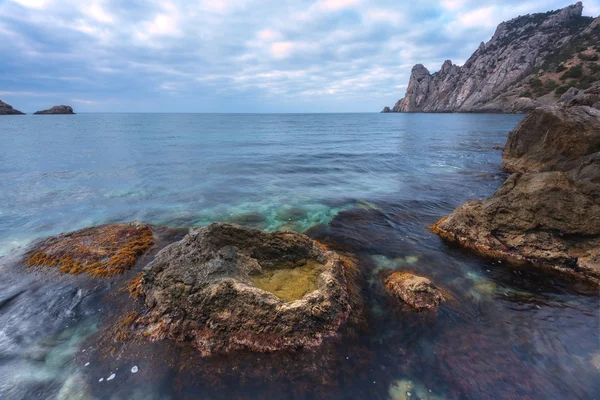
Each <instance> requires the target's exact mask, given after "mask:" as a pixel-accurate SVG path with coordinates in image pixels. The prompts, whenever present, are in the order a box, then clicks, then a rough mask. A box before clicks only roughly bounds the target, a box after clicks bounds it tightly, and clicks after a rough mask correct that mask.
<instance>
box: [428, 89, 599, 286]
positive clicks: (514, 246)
mask: <svg viewBox="0 0 600 400" xmlns="http://www.w3.org/2000/svg"><path fill="white" fill-rule="evenodd" d="M572 94H575V95H576V93H572ZM503 160H504V161H503V168H504V169H505V170H507V171H509V172H515V173H514V174H513V175H511V176H510V177H509V178H508V179H507V180H506V182H505V183H504V184H503V185H502V187H501V188H500V189H499V190H498V191H497V192H496V193H495V194H494V195H493V196H491V197H490V198H488V199H485V200H478V201H469V202H467V203H466V204H464V205H462V206H460V207H458V208H457V209H456V210H454V211H453V212H452V213H451V214H450V215H449V216H447V217H444V218H442V219H441V220H440V221H439V222H438V223H436V224H435V225H434V226H432V227H431V230H432V231H433V232H435V233H437V234H439V235H440V236H441V237H442V238H444V239H446V240H449V241H452V242H455V243H458V244H459V245H461V246H463V247H466V248H468V249H471V250H474V251H476V252H478V253H480V254H482V255H485V256H489V257H493V258H500V259H506V260H508V261H518V262H525V263H528V264H534V265H537V266H540V267H547V268H551V269H555V270H560V271H563V272H567V273H568V274H570V275H574V276H576V277H578V278H582V279H584V280H588V281H591V282H593V283H596V284H600V251H599V250H598V249H600V111H599V110H597V109H594V108H591V107H587V106H574V107H558V106H555V107H542V108H538V109H536V110H535V111H534V112H532V113H531V114H529V115H528V116H527V117H526V118H525V119H523V121H521V123H519V125H517V127H516V128H515V129H514V130H513V131H512V132H510V134H509V136H508V141H507V144H506V147H505V150H504V153H503Z"/></svg>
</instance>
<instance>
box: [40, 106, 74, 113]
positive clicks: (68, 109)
mask: <svg viewBox="0 0 600 400" xmlns="http://www.w3.org/2000/svg"><path fill="white" fill-rule="evenodd" d="M33 114H34V115H56V114H68V115H71V114H75V113H74V112H73V108H72V107H71V106H54V107H52V108H49V109H48V110H41V111H36V112H34V113H33Z"/></svg>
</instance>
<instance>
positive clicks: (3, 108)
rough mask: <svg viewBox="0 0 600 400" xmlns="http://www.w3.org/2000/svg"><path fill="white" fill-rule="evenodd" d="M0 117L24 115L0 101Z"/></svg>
mask: <svg viewBox="0 0 600 400" xmlns="http://www.w3.org/2000/svg"><path fill="white" fill-rule="evenodd" d="M0 115H24V113H22V112H21V111H19V110H15V109H14V108H13V107H12V106H11V105H10V104H6V103H5V102H3V101H2V100H0Z"/></svg>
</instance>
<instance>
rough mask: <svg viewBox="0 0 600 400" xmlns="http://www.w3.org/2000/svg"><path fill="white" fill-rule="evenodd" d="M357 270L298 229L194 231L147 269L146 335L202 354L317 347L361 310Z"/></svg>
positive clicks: (220, 226)
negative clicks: (187, 343) (182, 344)
mask: <svg viewBox="0 0 600 400" xmlns="http://www.w3.org/2000/svg"><path fill="white" fill-rule="evenodd" d="M354 268H355V266H354V264H353V263H352V262H350V261H349V260H347V259H346V258H344V257H341V256H340V255H338V254H337V253H335V252H332V251H328V250H327V249H326V248H325V247H324V246H322V245H320V244H319V243H317V242H315V241H313V240H311V239H309V238H308V237H307V236H305V235H301V234H297V233H294V232H289V231H279V232H273V233H267V232H264V231H261V230H257V229H252V228H247V227H242V226H239V225H233V224H225V223H214V224H211V225H209V226H207V227H203V228H197V229H192V230H190V232H189V234H188V235H187V236H185V238H183V240H181V241H179V242H177V243H174V244H172V245H170V246H168V247H166V248H165V249H163V250H162V251H161V252H159V253H158V254H157V256H156V258H155V260H154V261H153V262H152V263H150V264H148V265H147V266H146V267H145V268H144V270H143V272H142V286H143V290H144V293H145V294H146V305H147V306H148V307H149V313H148V315H147V317H145V318H146V319H147V320H146V324H147V329H146V331H145V332H144V336H145V337H150V338H152V339H164V338H170V339H174V340H178V341H184V340H186V341H188V340H189V341H191V342H192V344H193V345H194V346H195V347H196V348H197V349H198V350H199V351H200V352H201V353H202V354H203V355H210V354H213V353H215V352H229V351H233V350H238V349H246V350H252V351H260V352H272V351H277V350H282V349H294V348H299V347H314V346H318V345H320V344H321V343H322V342H323V340H324V339H326V338H328V337H329V338H331V337H336V336H337V335H338V332H339V330H340V327H341V326H342V325H344V324H345V323H346V322H347V321H349V320H350V319H352V318H353V317H352V315H353V313H356V311H357V305H358V302H359V299H360V296H359V295H358V294H357V291H356V287H355V286H354V285H355V284H354V281H355V278H353V276H355V275H354V272H353V271H354Z"/></svg>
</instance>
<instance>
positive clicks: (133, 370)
mask: <svg viewBox="0 0 600 400" xmlns="http://www.w3.org/2000/svg"><path fill="white" fill-rule="evenodd" d="M138 371H139V368H138V366H137V365H134V366H133V367H131V373H132V374H137V372H138Z"/></svg>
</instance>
